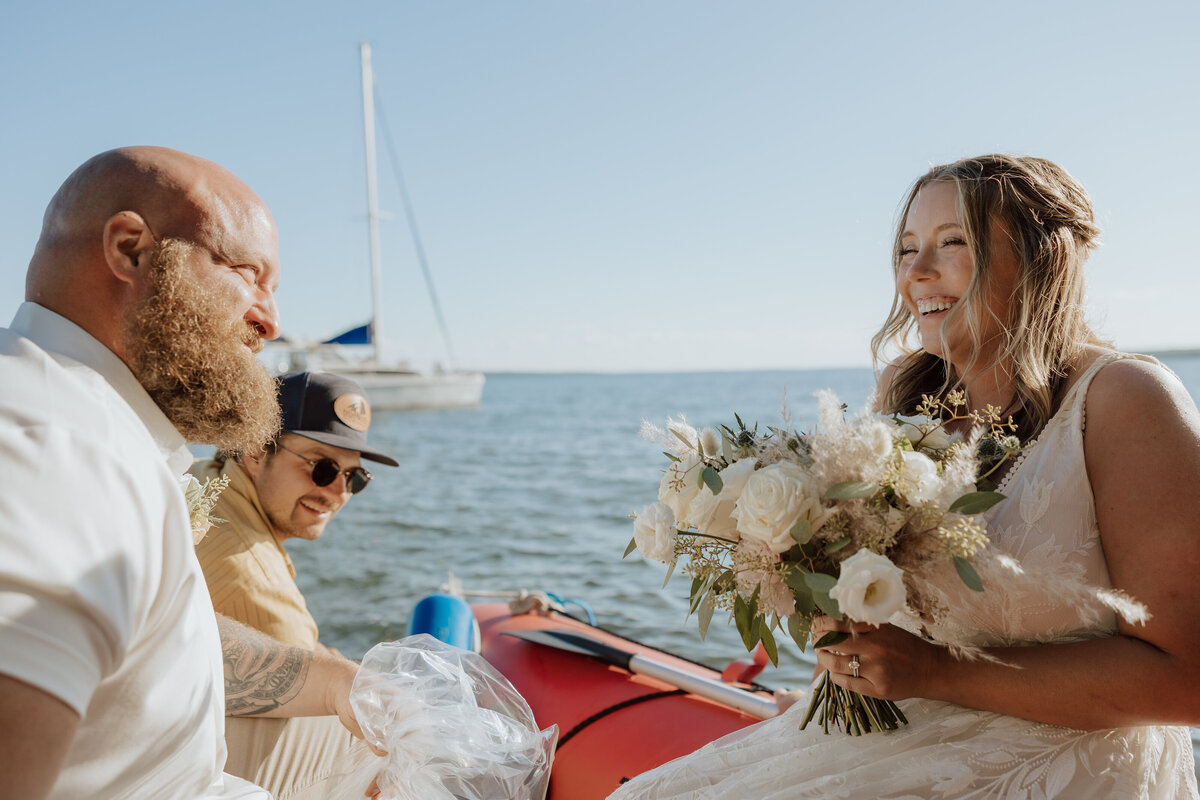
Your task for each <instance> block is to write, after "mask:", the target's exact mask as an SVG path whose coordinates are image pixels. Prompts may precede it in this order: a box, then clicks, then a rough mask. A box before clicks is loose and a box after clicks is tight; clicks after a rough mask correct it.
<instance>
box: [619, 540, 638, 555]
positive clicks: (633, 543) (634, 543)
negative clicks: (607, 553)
mask: <svg viewBox="0 0 1200 800" xmlns="http://www.w3.org/2000/svg"><path fill="white" fill-rule="evenodd" d="M634 550H637V537H636V536H635V537H632V538H631V539H630V540H629V546H628V547H626V548H625V556H627V555H629V554H630V553H632V552H633V551H634ZM625 556H621V558H625Z"/></svg>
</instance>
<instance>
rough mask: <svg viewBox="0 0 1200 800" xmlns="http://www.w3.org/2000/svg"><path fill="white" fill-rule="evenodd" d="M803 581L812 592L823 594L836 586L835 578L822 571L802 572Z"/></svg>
mask: <svg viewBox="0 0 1200 800" xmlns="http://www.w3.org/2000/svg"><path fill="white" fill-rule="evenodd" d="M804 582H805V583H806V584H808V588H810V589H812V590H813V591H814V592H824V593H825V594H829V590H830V589H832V588H833V587H835V586H837V578H835V577H833V576H832V575H826V574H825V573H824V572H806V573H804Z"/></svg>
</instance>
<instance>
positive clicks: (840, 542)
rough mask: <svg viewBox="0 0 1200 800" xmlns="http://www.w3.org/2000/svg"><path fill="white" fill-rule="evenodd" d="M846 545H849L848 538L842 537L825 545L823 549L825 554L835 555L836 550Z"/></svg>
mask: <svg viewBox="0 0 1200 800" xmlns="http://www.w3.org/2000/svg"><path fill="white" fill-rule="evenodd" d="M848 544H850V537H849V536H843V537H842V538H840V539H834V540H833V541H832V542H830V543H829V544H827V545H825V548H824V549H825V552H826V553H836V552H837V551H838V550H841V549H842V548H843V547H845V546H846V545H848Z"/></svg>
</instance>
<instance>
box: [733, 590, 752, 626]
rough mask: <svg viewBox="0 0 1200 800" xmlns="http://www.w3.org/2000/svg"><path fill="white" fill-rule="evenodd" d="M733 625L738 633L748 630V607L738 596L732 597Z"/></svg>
mask: <svg viewBox="0 0 1200 800" xmlns="http://www.w3.org/2000/svg"><path fill="white" fill-rule="evenodd" d="M733 623H734V624H735V625H737V629H738V630H739V631H741V630H749V629H750V606H748V605H746V601H745V600H743V599H742V596H741V595H740V594H735V595H734V596H733Z"/></svg>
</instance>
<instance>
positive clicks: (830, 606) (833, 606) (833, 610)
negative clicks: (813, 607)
mask: <svg viewBox="0 0 1200 800" xmlns="http://www.w3.org/2000/svg"><path fill="white" fill-rule="evenodd" d="M813 602H814V603H816V604H817V608H819V609H821V610H822V611H824V612H825V613H826V614H828V615H829V616H831V617H833V618H834V619H841V618H842V609H841V608H840V607H839V606H838V604H837V600H834V599H833V598H832V597H830V596H829V595H828V594H827V593H825V592H813Z"/></svg>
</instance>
